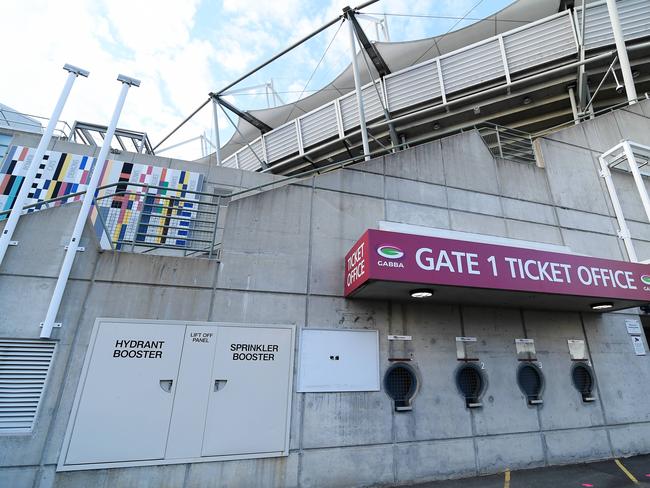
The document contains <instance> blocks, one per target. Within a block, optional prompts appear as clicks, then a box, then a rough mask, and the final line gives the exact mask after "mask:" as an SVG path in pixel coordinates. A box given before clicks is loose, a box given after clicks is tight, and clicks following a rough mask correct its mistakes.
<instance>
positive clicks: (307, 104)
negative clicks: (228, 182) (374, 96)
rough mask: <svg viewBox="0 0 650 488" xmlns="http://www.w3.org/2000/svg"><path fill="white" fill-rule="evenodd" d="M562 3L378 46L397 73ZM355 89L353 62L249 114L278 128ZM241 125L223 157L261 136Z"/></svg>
mask: <svg viewBox="0 0 650 488" xmlns="http://www.w3.org/2000/svg"><path fill="white" fill-rule="evenodd" d="M559 6H560V0H516V1H514V2H513V3H511V4H510V5H508V6H507V7H505V8H503V9H502V10H500V11H499V12H497V13H495V14H493V15H490V16H489V17H486V18H485V19H483V20H480V21H478V22H475V23H474V24H471V25H469V26H467V27H464V28H462V29H458V30H456V31H453V32H450V33H449V34H446V35H440V36H435V37H430V38H426V39H419V40H416V41H405V42H377V43H376V46H377V49H378V50H379V52H380V54H381V56H382V57H383V58H384V61H385V62H386V64H387V65H388V67H389V68H390V70H391V72H395V71H399V70H401V69H403V68H406V67H409V66H412V65H414V64H418V63H422V62H424V61H426V60H428V59H432V58H435V57H437V56H440V55H442V54H446V53H449V52H452V51H455V50H457V49H460V48H462V47H464V46H468V45H470V44H473V43H475V42H478V41H481V40H483V39H487V38H489V37H492V36H495V35H497V34H500V33H503V32H506V31H509V30H511V29H514V28H516V27H519V26H521V25H523V24H524V23H527V22H533V21H535V20H538V19H542V18H544V17H548V16H549V15H552V14H554V13H556V12H558V10H559ZM357 57H358V59H359V67H360V72H361V82H362V84H366V83H369V82H370V81H371V79H370V76H369V75H368V70H367V69H366V63H365V61H363V59H362V58H361V53H357ZM370 66H371V69H372V76H373V78H377V77H378V74H377V72H376V71H375V70H374V67H372V64H371V65H370ZM353 89H354V79H353V76H352V68H351V65H349V66H348V67H347V68H346V69H345V70H343V72H342V73H341V74H339V75H338V76H337V77H336V78H335V79H334V80H333V81H332V82H331V83H329V84H328V85H326V86H325V87H323V88H322V89H321V90H320V91H317V92H315V93H313V94H312V95H309V96H307V97H305V98H302V99H300V100H298V101H296V102H292V103H289V104H286V105H282V106H279V107H273V108H266V109H260V110H249V111H248V113H249V114H251V115H252V116H253V117H255V118H257V119H259V120H261V121H262V122H264V123H266V124H267V125H269V126H270V127H272V128H276V127H279V126H280V125H282V124H284V123H286V122H288V121H290V120H293V119H295V118H296V117H300V116H301V115H303V114H305V113H307V112H310V111H312V110H314V109H315V108H318V107H320V106H322V105H325V104H326V103H327V102H330V101H332V100H334V99H335V98H338V97H340V96H342V95H345V94H346V93H349V92H350V91H352V90H353ZM237 128H238V130H239V132H240V133H241V135H240V134H239V133H237V132H235V133H234V134H233V136H232V137H231V138H230V140H229V141H228V142H227V143H226V144H225V145H224V147H223V148H222V149H221V157H222V158H226V157H228V156H230V155H231V154H233V153H234V152H236V151H237V150H239V149H241V148H242V147H244V146H245V145H246V142H249V143H250V142H251V141H252V140H254V139H256V138H257V137H259V135H260V132H259V130H258V129H257V128H255V127H253V126H252V125H250V124H249V123H248V122H246V121H244V120H241V119H239V121H238V123H237ZM242 136H243V137H242Z"/></svg>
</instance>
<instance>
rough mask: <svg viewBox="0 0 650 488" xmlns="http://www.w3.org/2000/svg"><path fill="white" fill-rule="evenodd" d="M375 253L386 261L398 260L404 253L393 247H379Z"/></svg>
mask: <svg viewBox="0 0 650 488" xmlns="http://www.w3.org/2000/svg"><path fill="white" fill-rule="evenodd" d="M377 253H378V254H379V255H380V256H381V257H384V258H386V259H399V258H401V257H402V256H404V252H403V251H402V250H401V249H400V248H399V247H395V246H379V247H378V248H377Z"/></svg>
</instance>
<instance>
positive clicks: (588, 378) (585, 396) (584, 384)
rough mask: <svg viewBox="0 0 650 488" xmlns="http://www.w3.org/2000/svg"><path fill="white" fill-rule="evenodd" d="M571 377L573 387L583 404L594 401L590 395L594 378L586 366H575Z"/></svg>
mask: <svg viewBox="0 0 650 488" xmlns="http://www.w3.org/2000/svg"><path fill="white" fill-rule="evenodd" d="M571 376H572V377H573V386H575V387H576V390H578V392H580V395H582V400H583V401H585V402H592V401H594V398H593V396H592V394H591V392H592V390H593V388H594V377H593V375H592V374H591V369H590V368H589V367H588V366H587V365H586V364H576V365H575V366H574V368H573V372H572V374H571Z"/></svg>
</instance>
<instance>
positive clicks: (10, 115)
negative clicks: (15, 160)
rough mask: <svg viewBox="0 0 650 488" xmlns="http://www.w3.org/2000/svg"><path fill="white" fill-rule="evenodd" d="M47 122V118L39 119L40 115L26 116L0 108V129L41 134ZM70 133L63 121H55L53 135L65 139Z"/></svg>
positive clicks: (68, 127)
mask: <svg viewBox="0 0 650 488" xmlns="http://www.w3.org/2000/svg"><path fill="white" fill-rule="evenodd" d="M49 120H50V119H48V118H47V117H41V116H40V115H32V114H26V113H23V112H18V111H16V110H11V109H8V108H6V107H0V128H3V127H4V128H7V129H13V130H17V131H22V132H31V133H34V134H42V133H43V131H44V130H45V129H44V127H45V126H46V125H47V123H48V122H49ZM41 122H42V123H41ZM70 132H71V129H70V126H69V125H68V124H67V123H66V122H65V121H62V120H59V121H57V123H56V127H55V128H54V135H55V136H56V137H61V138H63V139H67V138H68V136H69V134H70Z"/></svg>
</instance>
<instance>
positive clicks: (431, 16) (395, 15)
mask: <svg viewBox="0 0 650 488" xmlns="http://www.w3.org/2000/svg"><path fill="white" fill-rule="evenodd" d="M363 13H364V14H366V15H386V16H389V17H415V18H423V19H443V20H477V21H478V20H489V19H490V17H494V16H496V15H497V14H496V13H495V14H493V15H490V16H488V17H483V18H479V17H467V16H465V17H456V16H453V15H423V14H387V13H383V12H382V13H378V12H363ZM498 20H499V21H501V22H521V23H522V24H527V23H529V22H534V21H535V20H537V19H535V20H515V19H498Z"/></svg>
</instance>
